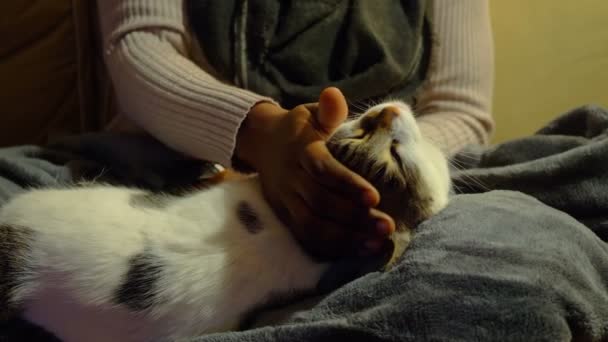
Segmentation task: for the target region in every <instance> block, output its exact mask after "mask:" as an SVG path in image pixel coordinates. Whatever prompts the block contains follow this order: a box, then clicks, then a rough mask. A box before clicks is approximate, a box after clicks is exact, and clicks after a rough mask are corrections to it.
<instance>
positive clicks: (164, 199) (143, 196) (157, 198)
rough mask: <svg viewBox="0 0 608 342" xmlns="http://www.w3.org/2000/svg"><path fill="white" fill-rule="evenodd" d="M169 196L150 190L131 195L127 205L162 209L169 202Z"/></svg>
mask: <svg viewBox="0 0 608 342" xmlns="http://www.w3.org/2000/svg"><path fill="white" fill-rule="evenodd" d="M171 199H172V198H171V196H169V195H166V194H157V193H152V192H146V193H140V194H135V195H131V197H130V198H129V205H131V206H132V207H134V208H146V209H164V208H166V207H167V206H168V205H169V204H170V203H171Z"/></svg>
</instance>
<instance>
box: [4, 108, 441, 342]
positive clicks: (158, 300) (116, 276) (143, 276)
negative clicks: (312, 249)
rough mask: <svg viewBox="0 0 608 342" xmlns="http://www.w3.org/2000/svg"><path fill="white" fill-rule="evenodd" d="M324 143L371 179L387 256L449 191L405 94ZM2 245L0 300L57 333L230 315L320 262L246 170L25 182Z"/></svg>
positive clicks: (93, 334)
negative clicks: (171, 192)
mask: <svg viewBox="0 0 608 342" xmlns="http://www.w3.org/2000/svg"><path fill="white" fill-rule="evenodd" d="M330 145H333V146H331V148H332V153H334V155H336V157H337V158H338V159H340V160H341V161H343V162H344V163H345V164H346V165H348V166H350V167H351V168H352V169H354V170H355V171H357V172H359V173H361V174H362V175H363V176H364V177H366V178H368V179H369V180H370V181H371V182H372V183H373V184H374V185H375V186H376V187H377V188H378V189H379V191H380V194H381V196H382V202H381V205H380V208H381V209H382V210H385V211H386V212H387V213H389V214H390V215H391V216H393V217H394V218H395V221H396V223H397V231H396V232H395V234H394V236H393V241H394V244H395V252H394V256H393V259H394V258H395V257H397V256H399V255H400V254H401V253H402V251H403V250H404V249H405V247H406V246H407V244H408V242H409V238H410V229H412V228H414V226H415V225H417V223H419V222H420V221H421V220H424V219H426V218H428V217H429V216H430V215H432V214H434V213H436V212H437V211H439V210H441V209H442V208H443V207H444V206H445V205H446V204H447V196H448V191H449V187H450V185H449V177H448V174H447V165H446V161H445V157H443V155H441V153H440V152H439V151H438V150H437V149H436V148H435V147H433V146H432V145H431V144H430V143H429V142H427V141H425V140H424V139H422V137H421V136H420V133H419V132H418V129H417V126H416V124H415V121H414V119H413V117H412V114H411V112H410V111H409V108H408V107H407V106H405V105H403V104H401V103H391V104H384V105H380V106H376V107H374V108H372V109H370V110H369V111H368V113H366V114H365V115H363V116H362V117H361V118H359V119H357V120H354V121H351V122H349V123H346V124H344V125H343V126H342V127H341V128H340V129H339V130H338V132H337V133H336V134H335V135H334V138H332V142H330ZM391 156H392V157H391ZM386 158H388V159H386ZM391 158H392V159H391ZM357 160H359V161H357ZM391 160H392V161H391ZM2 258H4V259H5V260H6V262H4V263H0V271H2V273H0V292H2V293H0V306H2V305H4V306H8V305H10V306H13V307H15V308H17V309H20V310H22V312H23V313H24V315H25V317H26V318H28V319H29V320H31V321H33V322H35V323H38V324H40V325H42V326H43V327H46V328H47V329H49V330H50V331H51V332H53V333H55V334H56V335H57V336H58V337H60V338H62V339H63V340H64V341H65V342H71V341H85V340H86V341H111V340H120V341H157V340H162V339H165V338H171V339H174V338H180V337H188V336H195V335H198V334H202V333H206V332H212V331H219V330H224V329H231V328H235V327H236V326H237V324H238V323H239V321H240V320H241V319H243V318H244V316H245V315H246V314H247V313H249V312H250V311H251V310H252V309H254V308H256V307H258V306H259V305H260V304H263V303H264V302H265V301H267V300H269V299H270V298H271V297H272V296H273V295H285V294H289V293H291V292H294V291H296V292H297V291H306V290H311V289H314V288H315V286H316V285H317V283H318V281H319V279H320V278H321V276H322V274H323V272H325V271H326V269H327V268H328V266H329V265H328V264H325V263H320V262H317V261H315V259H313V258H311V257H309V256H308V255H307V254H306V253H305V252H304V250H303V249H302V248H301V247H300V245H299V244H298V243H297V241H296V240H295V239H294V238H293V237H292V235H291V234H290V233H289V230H288V229H287V227H285V226H284V225H283V224H282V223H281V221H279V220H278V219H277V218H276V216H275V215H274V213H273V211H272V210H271V208H270V207H269V206H268V205H267V203H266V202H265V201H264V199H263V196H262V192H261V188H260V184H259V181H258V179H257V178H256V177H250V178H247V179H243V180H240V181H233V182H226V183H222V184H220V185H217V186H215V187H212V188H210V189H207V190H201V191H194V192H192V193H191V194H188V195H185V196H179V197H172V196H163V195H155V194H149V193H146V192H144V191H141V190H135V189H127V188H120V187H111V186H104V185H89V186H86V187H74V188H71V189H41V190H35V191H31V192H27V193H25V194H22V195H19V196H17V197H16V198H14V199H13V200H12V201H10V202H9V203H8V204H6V205H5V206H4V207H2V208H0V259H2ZM1 310H2V309H0V311H1ZM1 315H2V313H1V312H0V319H1V318H2V317H1Z"/></svg>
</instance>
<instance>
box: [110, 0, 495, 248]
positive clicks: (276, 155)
mask: <svg viewBox="0 0 608 342" xmlns="http://www.w3.org/2000/svg"><path fill="white" fill-rule="evenodd" d="M195 2H196V1H195ZM199 3H203V4H202V5H200V6H198V9H197V8H196V6H194V7H193V6H192V5H191V4H188V3H185V0H149V1H138V0H104V1H98V7H99V17H100V22H101V28H102V35H103V44H104V52H105V61H106V64H107V67H108V69H109V72H110V75H111V78H112V79H113V83H114V86H115V89H116V96H117V98H118V103H119V106H120V110H121V112H122V113H124V115H126V116H127V117H129V118H130V119H132V120H133V121H134V122H135V123H137V124H138V125H139V126H141V127H142V128H143V129H145V130H146V131H148V132H149V133H150V134H152V135H153V136H155V137H156V138H158V139H159V140H161V141H162V142H164V143H165V144H167V145H169V146H171V147H173V148H174V149H176V150H178V151H180V152H183V153H185V154H188V155H190V156H193V157H196V158H200V159H205V160H211V161H214V162H217V163H220V164H222V165H226V166H229V165H232V163H233V161H238V162H239V163H243V164H245V165H247V166H248V167H250V168H253V169H254V170H255V171H257V172H258V173H259V175H260V177H261V179H262V184H263V188H264V192H265V195H266V197H267V199H268V200H269V202H270V203H271V205H272V206H273V207H274V209H275V210H276V211H277V213H278V214H280V216H281V217H282V218H284V219H286V220H287V221H288V222H289V225H290V226H291V227H293V229H294V233H295V235H296V237H298V238H299V239H300V240H302V241H305V242H307V243H314V244H317V245H320V246H321V250H323V251H325V252H327V253H328V254H330V253H331V251H332V248H331V247H332V245H334V244H335V243H337V242H339V241H340V240H341V239H344V238H347V236H348V235H347V234H346V230H345V228H346V227H349V226H352V225H360V226H363V227H370V226H373V227H376V229H375V230H373V231H371V232H370V233H369V234H368V235H369V236H368V238H367V239H366V240H367V242H366V243H365V247H366V248H367V249H370V250H372V251H373V250H375V249H377V248H378V246H379V245H380V242H381V241H382V239H383V238H384V236H386V235H387V234H388V233H390V231H392V230H393V229H394V227H393V225H394V224H393V222H392V220H391V219H390V218H389V217H388V216H387V215H385V214H383V213H381V212H379V211H377V210H375V209H373V207H374V206H375V205H376V204H377V203H378V202H379V196H378V193H377V192H376V191H375V189H374V188H373V187H372V186H371V185H370V184H369V183H367V182H366V181H365V180H364V179H362V178H361V177H359V176H357V175H356V174H354V173H353V172H351V171H349V170H348V169H346V168H345V167H344V166H342V165H341V164H340V163H338V162H337V161H335V160H334V159H333V158H332V157H331V155H330V154H329V152H328V151H327V149H326V147H325V144H324V141H325V139H326V138H327V137H328V136H329V135H330V134H331V132H332V130H333V129H334V128H335V127H336V126H337V125H339V124H340V122H342V121H343V120H344V118H345V117H346V114H347V112H348V108H347V105H346V102H345V99H344V97H343V95H342V94H341V93H340V92H339V91H337V90H336V89H329V90H327V91H325V92H323V93H322V94H321V98H320V99H319V104H318V106H316V107H310V106H309V107H306V108H303V107H297V106H296V107H294V109H293V110H292V109H291V106H290V107H289V109H284V108H282V107H281V105H282V104H283V103H280V102H278V101H276V99H274V98H272V97H269V96H264V94H258V93H256V92H254V91H250V90H246V89H243V88H242V87H239V86H237V85H235V83H238V82H234V81H233V80H230V79H229V78H228V77H227V75H226V74H225V73H222V72H221V70H218V69H221V68H218V64H217V63H215V64H214V63H213V62H212V61H210V58H209V57H211V59H213V58H214V57H215V56H216V55H218V54H219V53H215V52H216V51H215V50H216V46H215V44H212V43H209V42H210V41H213V39H211V40H209V39H207V40H205V39H204V37H205V34H206V33H207V32H205V31H204V27H205V24H208V23H211V22H213V21H214V20H217V16H216V14H217V13H220V12H221V11H217V12H212V11H208V12H205V9H209V8H212V9H213V7H214V6H212V5H209V4H208V3H209V2H205V1H199ZM204 3H207V4H204ZM227 3H230V2H227ZM258 3H259V2H258ZM294 3H297V2H294ZM336 3H339V2H336ZM403 3H404V4H405V3H407V1H404V2H403ZM413 3H415V2H413ZM218 4H220V3H219V2H217V3H214V4H213V5H218ZM223 4H224V3H222V5H218V6H216V7H222V6H223ZM361 4H363V2H362V3H361ZM254 5H255V4H254ZM429 5H430V6H429V7H428V8H429V12H428V13H429V14H430V17H431V18H432V21H431V23H432V24H431V25H432V27H431V30H432V32H433V33H434V41H435V42H436V45H435V46H434V47H433V48H432V49H431V50H430V51H431V55H432V56H431V60H432V63H431V66H430V68H429V72H428V73H427V74H426V75H425V86H424V87H423V88H422V91H420V92H418V93H417V94H416V96H415V100H416V108H415V110H416V111H417V113H418V114H419V119H418V123H419V125H420V128H421V130H422V132H423V134H425V135H426V136H427V137H429V138H430V139H432V140H433V141H435V142H436V143H437V144H439V145H440V146H441V147H442V148H443V149H444V151H446V153H452V152H455V151H457V150H459V149H460V148H462V147H463V146H464V145H467V144H484V143H486V142H487V141H488V136H489V134H490V133H491V131H492V128H493V120H492V117H491V115H490V107H491V96H492V83H493V50H492V48H493V42H492V36H491V28H490V20H489V9H488V6H489V2H488V1H487V0H468V1H450V2H439V1H433V0H431V1H430V3H429ZM404 6H405V5H404ZM412 8H414V9H415V7H412ZM351 9H352V8H351ZM195 10H197V11H198V12H197V14H196V16H193V11H195ZM231 13H232V12H231ZM328 13H329V12H328ZM305 14H306V11H301V12H300V13H296V15H305ZM388 14H389V16H390V15H391V13H390V12H388ZM374 19H375V20H377V21H378V22H382V21H383V20H384V19H386V18H374ZM259 21H260V22H262V21H263V20H261V19H260V20H259ZM201 22H202V23H203V25H199V28H198V32H196V33H194V32H193V27H194V31H196V26H197V25H196V23H201ZM192 24H194V25H192ZM237 24H238V23H237ZM209 25H211V24H209ZM385 25H391V24H390V22H389V23H388V24H385ZM201 26H202V27H203V29H201V28H200V27H201ZM209 27H211V28H214V27H212V26H209ZM246 28H247V29H249V28H250V26H247V27H246ZM221 29H222V28H221V27H219V28H218V30H221ZM201 30H202V33H201ZM254 30H255V28H254ZM243 32H245V33H246V34H248V32H250V31H248V30H244V31H243ZM205 42H207V45H206V46H205V44H204V43H205ZM220 43H223V42H222V41H220ZM349 100H350V98H349ZM297 104H302V103H297V102H296V103H293V105H297ZM328 197H329V198H332V202H331V203H332V207H333V208H334V209H332V212H331V213H327V212H326V211H327V209H326V207H324V206H322V205H319V203H327V202H326V199H327V198H328ZM353 212H359V213H362V215H353V214H352V213H353ZM360 216H363V217H360Z"/></svg>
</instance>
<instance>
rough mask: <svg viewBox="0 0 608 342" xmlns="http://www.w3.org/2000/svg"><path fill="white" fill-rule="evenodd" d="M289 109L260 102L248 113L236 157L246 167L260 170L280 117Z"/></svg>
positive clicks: (236, 149)
mask: <svg viewBox="0 0 608 342" xmlns="http://www.w3.org/2000/svg"><path fill="white" fill-rule="evenodd" d="M286 113H287V110H285V109H283V108H281V107H280V106H279V105H277V104H274V103H271V102H259V103H257V104H255V105H254V106H253V107H251V109H250V110H249V113H247V117H246V118H245V120H244V121H243V123H242V124H241V127H240V128H239V131H238V133H237V138H236V146H235V150H234V158H235V159H236V160H238V161H239V162H240V163H242V164H245V166H246V167H248V168H250V169H253V170H254V171H259V167H260V165H261V164H262V161H261V159H262V157H263V156H264V155H266V154H267V150H268V147H269V146H271V145H272V144H269V141H270V140H271V139H270V138H271V136H272V134H273V132H274V131H275V127H276V124H277V122H278V120H279V119H281V118H282V117H283V115H284V114H286Z"/></svg>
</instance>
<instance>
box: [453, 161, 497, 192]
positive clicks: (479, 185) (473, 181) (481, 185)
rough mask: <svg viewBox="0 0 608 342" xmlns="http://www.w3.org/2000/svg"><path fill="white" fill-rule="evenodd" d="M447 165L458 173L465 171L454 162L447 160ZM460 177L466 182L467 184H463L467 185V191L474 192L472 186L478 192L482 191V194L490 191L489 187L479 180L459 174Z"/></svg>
mask: <svg viewBox="0 0 608 342" xmlns="http://www.w3.org/2000/svg"><path fill="white" fill-rule="evenodd" d="M448 163H449V164H450V165H451V166H452V167H453V168H454V169H456V170H459V171H464V170H466V168H464V167H463V165H462V164H460V163H459V162H458V161H456V160H448ZM461 176H462V178H463V180H466V181H467V183H465V184H466V185H467V187H468V189H469V190H475V187H473V186H476V188H479V189H480V190H482V191H484V192H485V191H489V190H490V187H489V186H487V185H486V184H484V183H483V182H482V181H481V180H479V179H477V178H475V177H474V176H471V175H467V174H466V173H461Z"/></svg>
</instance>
